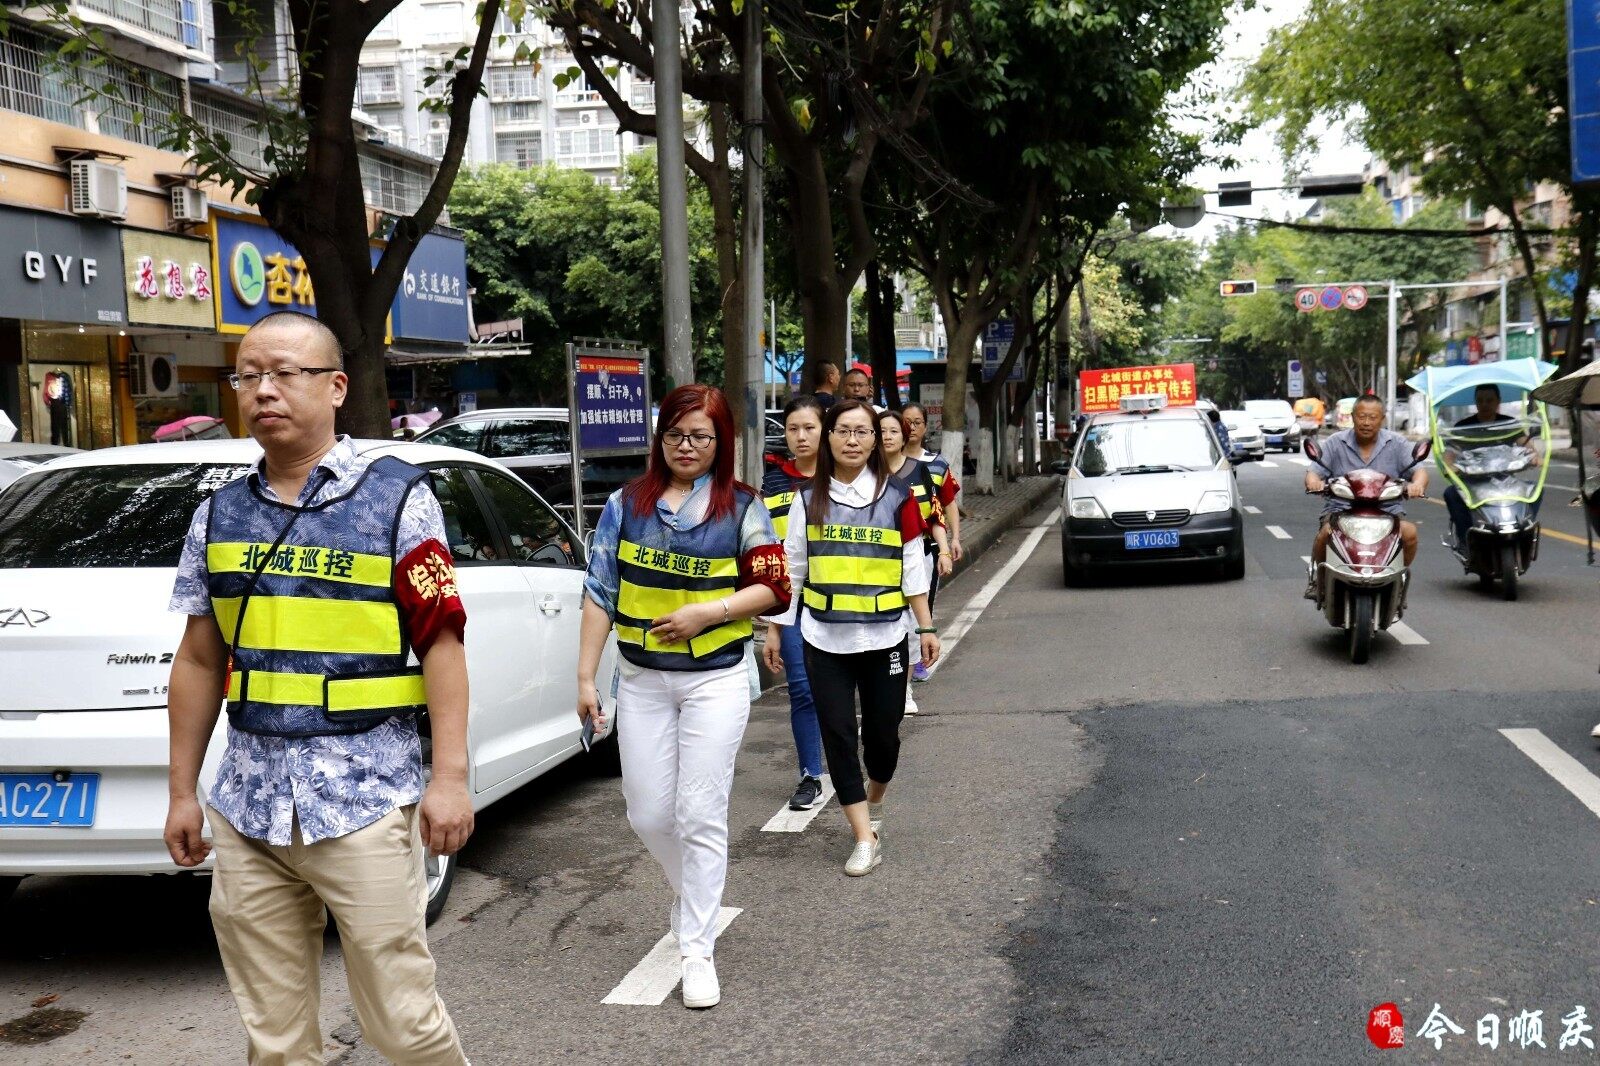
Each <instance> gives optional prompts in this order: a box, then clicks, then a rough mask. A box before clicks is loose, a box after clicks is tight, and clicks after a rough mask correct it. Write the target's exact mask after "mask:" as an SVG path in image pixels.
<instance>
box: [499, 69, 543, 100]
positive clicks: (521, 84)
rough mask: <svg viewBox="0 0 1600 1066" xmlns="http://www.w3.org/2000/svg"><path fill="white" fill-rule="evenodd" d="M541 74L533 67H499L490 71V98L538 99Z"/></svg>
mask: <svg viewBox="0 0 1600 1066" xmlns="http://www.w3.org/2000/svg"><path fill="white" fill-rule="evenodd" d="M538 98H539V75H538V74H537V73H536V72H535V71H534V70H533V68H532V67H499V68H495V69H491V70H490V71H489V99H491V100H496V101H499V100H537V99H538Z"/></svg>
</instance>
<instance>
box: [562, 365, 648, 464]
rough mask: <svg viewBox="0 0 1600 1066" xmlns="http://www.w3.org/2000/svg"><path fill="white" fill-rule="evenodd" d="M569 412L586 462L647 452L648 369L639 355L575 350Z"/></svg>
mask: <svg viewBox="0 0 1600 1066" xmlns="http://www.w3.org/2000/svg"><path fill="white" fill-rule="evenodd" d="M572 358H573V367H572V374H573V385H572V388H573V397H572V410H573V414H574V417H575V418H576V420H577V423H578V446H579V448H580V449H581V450H582V453H583V456H584V458H589V457H591V456H597V455H638V454H639V453H641V452H648V451H649V450H650V429H651V427H650V385H649V364H648V361H647V359H646V358H645V355H644V353H643V352H638V353H632V352H627V351H608V350H606V349H584V348H576V349H574V351H573V355H572Z"/></svg>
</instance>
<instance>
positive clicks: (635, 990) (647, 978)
mask: <svg viewBox="0 0 1600 1066" xmlns="http://www.w3.org/2000/svg"><path fill="white" fill-rule="evenodd" d="M742 909H743V908H740V907H724V908H722V910H721V911H719V912H718V914H717V935H718V936H721V935H722V933H723V932H724V931H725V930H726V929H727V928H728V926H729V925H730V924H731V923H732V922H733V920H734V919H735V918H737V917H739V915H740V913H741V911H742ZM681 980H683V960H682V959H681V958H680V957H679V955H678V938H677V937H676V936H674V935H673V934H672V933H668V934H667V935H665V936H663V937H662V938H661V939H660V940H658V941H656V946H655V947H653V948H651V949H650V954H648V955H646V956H645V957H644V958H643V959H642V960H640V962H639V965H637V966H635V967H634V968H633V969H631V970H629V971H628V976H626V977H624V978H623V979H622V983H621V984H619V985H617V987H616V988H613V989H612V990H611V993H610V994H609V995H608V996H606V998H605V999H603V1000H601V1001H600V1002H602V1003H620V1004H624V1005H627V1006H634V1007H659V1006H660V1005H661V1004H663V1003H665V1002H666V999H667V997H668V996H670V995H672V990H673V989H674V988H677V987H678V982H679V981H681Z"/></svg>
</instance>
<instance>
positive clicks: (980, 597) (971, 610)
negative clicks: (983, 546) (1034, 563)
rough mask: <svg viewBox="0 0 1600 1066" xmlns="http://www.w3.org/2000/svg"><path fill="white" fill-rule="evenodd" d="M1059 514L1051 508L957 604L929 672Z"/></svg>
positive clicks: (951, 650)
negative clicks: (962, 604) (960, 604)
mask: <svg viewBox="0 0 1600 1066" xmlns="http://www.w3.org/2000/svg"><path fill="white" fill-rule="evenodd" d="M1060 516H1061V508H1059V507H1057V508H1056V509H1055V510H1053V511H1051V512H1050V516H1049V517H1048V518H1046V519H1045V520H1044V524H1043V525H1041V526H1036V527H1035V528H1034V531H1033V532H1032V533H1029V534H1028V536H1027V538H1026V539H1024V540H1023V542H1022V547H1021V548H1020V549H1019V550H1018V551H1017V554H1015V555H1013V556H1012V557H1011V561H1010V562H1008V563H1006V565H1005V566H1003V567H1001V568H1000V570H999V572H998V573H996V574H995V575H994V576H993V577H991V578H990V579H989V580H988V582H987V583H986V584H985V585H984V586H983V588H981V589H979V590H978V594H977V595H976V596H974V597H972V599H970V600H968V601H967V605H966V606H965V607H963V608H961V613H960V614H958V615H956V617H955V621H953V622H951V623H950V625H949V626H948V627H947V628H946V630H945V633H946V636H945V638H944V640H942V641H941V642H940V644H941V645H942V649H941V651H940V654H939V661H938V662H936V663H934V664H933V666H932V667H931V668H930V669H929V670H928V672H929V673H930V674H931V673H934V672H935V671H937V670H938V669H939V667H941V666H943V665H944V664H945V663H947V662H949V661H950V656H951V655H952V654H954V652H955V650H956V645H957V644H960V643H961V638H962V637H965V636H966V635H967V631H968V630H970V629H971V628H972V627H973V625H974V624H976V623H977V621H978V619H979V618H981V617H982V616H983V612H984V609H985V608H987V607H988V606H989V604H990V603H991V602H993V600H994V598H995V597H996V596H998V595H1000V590H1001V589H1003V588H1005V585H1006V582H1007V581H1010V580H1011V578H1012V575H1014V574H1015V573H1016V572H1017V571H1018V570H1021V569H1022V564H1023V563H1026V562H1027V561H1028V558H1029V556H1031V555H1032V554H1033V549H1035V548H1037V547H1038V546H1039V541H1041V540H1042V539H1044V535H1045V534H1046V533H1048V532H1050V530H1051V528H1053V527H1054V526H1055V524H1056V520H1057V519H1058V518H1059V517H1060Z"/></svg>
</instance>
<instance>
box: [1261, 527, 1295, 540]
mask: <svg viewBox="0 0 1600 1066" xmlns="http://www.w3.org/2000/svg"><path fill="white" fill-rule="evenodd" d="M1267 532H1268V533H1271V534H1272V535H1273V536H1274V537H1277V538H1278V539H1279V540H1293V539H1294V538H1293V537H1291V536H1289V531H1288V530H1287V529H1284V528H1283V527H1282V526H1268V527H1267Z"/></svg>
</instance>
